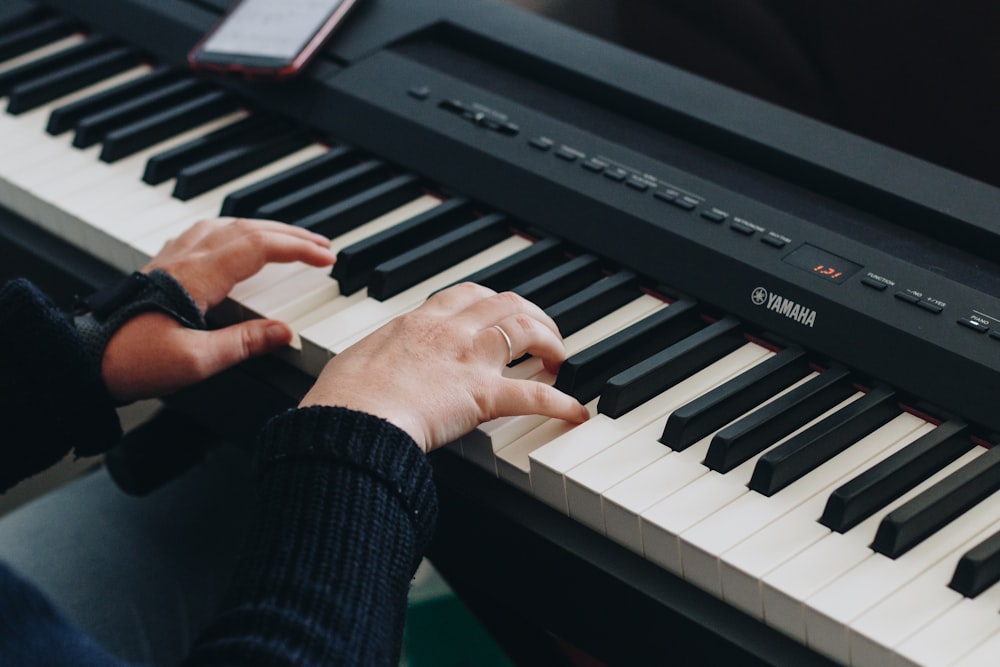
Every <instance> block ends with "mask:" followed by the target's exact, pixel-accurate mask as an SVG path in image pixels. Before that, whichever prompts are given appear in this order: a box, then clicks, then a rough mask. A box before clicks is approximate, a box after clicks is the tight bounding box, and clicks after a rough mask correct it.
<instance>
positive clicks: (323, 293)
mask: <svg viewBox="0 0 1000 667" xmlns="http://www.w3.org/2000/svg"><path fill="white" fill-rule="evenodd" d="M440 204H441V200H440V199H439V198H437V197H434V196H431V195H422V196H420V197H418V198H416V199H414V200H413V201H411V202H407V203H406V204H403V205H402V206H399V207H397V208H396V209H394V210H392V211H389V212H388V213H386V214H384V215H381V216H379V217H377V218H374V219H372V220H369V221H368V222H366V223H364V224H363V225H360V226H358V227H357V228H355V229H352V230H350V231H348V232H346V233H344V234H341V235H340V236H337V237H335V238H333V239H331V240H330V251H331V252H333V253H334V254H337V253H339V252H340V251H341V250H342V249H344V248H346V247H347V246H349V245H351V244H352V243H357V242H358V241H360V240H362V239H365V238H368V237H369V236H372V235H373V234H377V233H379V232H382V231H384V230H386V229H389V228H390V227H393V226H395V225H397V224H399V223H401V222H403V221H405V220H409V219H410V218H412V217H413V216H415V215H419V214H420V213H423V212H424V211H427V210H429V209H431V208H433V207H435V206H438V205H440ZM296 268H297V269H298V270H297V271H293V272H292V273H290V274H289V275H287V276H282V277H281V278H280V279H279V280H278V281H273V282H271V283H269V284H268V285H267V287H266V288H265V289H262V290H254V289H253V288H249V289H248V283H251V281H253V278H251V279H249V280H246V281H244V282H243V283H240V284H239V285H237V286H236V289H234V290H233V293H232V295H231V297H232V298H233V299H235V300H236V301H238V302H240V303H241V304H242V305H243V307H244V309H245V310H247V311H248V312H250V313H254V314H256V315H259V316H261V317H271V318H275V319H281V320H292V319H295V318H296V317H298V316H299V315H302V314H305V313H307V312H309V311H310V310H312V309H313V308H315V307H316V306H319V305H320V304H322V303H325V302H327V301H330V300H331V299H334V298H336V297H338V296H340V288H339V286H338V285H337V281H336V280H334V279H333V277H332V276H331V275H330V267H322V268H315V267H305V266H302V265H296Z"/></svg>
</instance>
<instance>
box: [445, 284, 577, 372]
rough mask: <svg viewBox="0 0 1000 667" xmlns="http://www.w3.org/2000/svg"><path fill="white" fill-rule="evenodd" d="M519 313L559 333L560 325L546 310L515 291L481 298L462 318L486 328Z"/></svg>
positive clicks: (470, 306)
mask: <svg viewBox="0 0 1000 667" xmlns="http://www.w3.org/2000/svg"><path fill="white" fill-rule="evenodd" d="M518 315H526V316H528V317H530V318H531V319H534V320H536V321H538V322H540V323H541V324H543V325H545V326H546V327H547V328H548V329H549V330H550V331H551V332H552V333H553V334H555V335H556V336H558V335H559V327H558V326H556V323H555V322H554V321H553V320H552V318H551V317H549V316H548V315H547V314H546V313H545V311H544V310H542V309H541V308H539V307H538V305H536V304H534V303H532V302H531V301H528V300H527V299H525V298H524V297H522V296H521V295H519V294H515V293H514V292H500V293H499V294H494V295H493V296H491V297H489V298H486V299H480V300H479V301H477V302H475V303H472V304H470V305H469V306H468V307H467V308H465V310H464V311H463V312H462V314H461V318H462V319H463V320H465V321H467V322H469V323H470V324H471V325H472V326H474V327H475V328H477V329H484V328H486V327H489V326H492V325H494V324H497V323H499V322H502V321H503V320H506V319H507V318H509V317H514V316H518ZM507 333H510V331H508V332H507ZM515 358H516V357H515Z"/></svg>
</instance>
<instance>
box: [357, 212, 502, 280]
mask: <svg viewBox="0 0 1000 667" xmlns="http://www.w3.org/2000/svg"><path fill="white" fill-rule="evenodd" d="M510 235H511V232H510V229H509V221H508V220H507V218H506V216H504V215H502V214H500V213H491V214H489V215H486V216H483V217H482V218H479V219H478V220H475V221H474V222H470V223H468V224H466V225H463V226H461V227H459V228H458V229H455V230H453V231H450V232H448V233H446V234H443V235H441V236H439V237H438V238H436V239H432V240H431V241H428V242H427V243H423V244H421V245H419V246H417V247H416V248H414V249H413V250H410V251H407V252H405V253H403V254H402V255H399V256H398V257H394V258H393V259H391V260H389V261H387V262H383V263H382V264H379V265H378V266H377V267H376V268H375V271H374V272H373V273H372V277H371V281H370V282H369V284H368V296H370V297H372V298H375V299H379V300H384V299H388V298H389V297H392V296H395V295H396V294H399V293H400V292H402V291H403V290H405V289H408V288H410V287H413V286H414V285H416V284H417V283H419V282H420V281H422V280H426V279H427V278H430V277H431V276H433V275H434V274H436V273H440V272H441V271H443V270H444V269H446V268H448V267H449V266H453V265H454V264H456V263H458V262H460V261H461V260H463V259H466V258H468V257H471V256H472V255H475V254H476V253H477V252H481V251H483V250H485V249H486V248H489V247H490V246H492V245H496V244H497V243H500V242H501V241H503V240H504V239H506V238H508V237H510Z"/></svg>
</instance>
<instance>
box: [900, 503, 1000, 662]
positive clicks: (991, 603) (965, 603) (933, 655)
mask: <svg viewBox="0 0 1000 667" xmlns="http://www.w3.org/2000/svg"><path fill="white" fill-rule="evenodd" d="M997 501H1000V494H994V495H993V496H991V497H989V498H987V499H986V500H984V501H983V502H984V503H990V502H992V503H994V507H995V506H996V505H995V503H996V502H997ZM997 528H1000V521H998V522H996V523H994V524H993V525H992V526H991V527H990V528H989V529H988V530H987V531H986V532H987V533H988V534H992V533H994V532H996V530H997ZM969 546H971V545H969ZM961 553H962V551H961V550H959V557H960V556H961ZM957 562H958V559H957V558H956V559H954V561H949V564H950V565H952V568H954V565H955V563H957ZM946 590H949V591H950V590H951V589H946ZM959 597H961V596H959ZM998 609H1000V584H994V585H993V586H991V587H990V588H988V589H986V590H985V591H983V592H982V593H980V594H979V595H977V596H976V597H974V598H962V599H961V600H959V602H958V603H957V604H955V605H954V606H953V607H951V608H950V609H948V610H947V611H945V612H944V613H943V614H941V615H940V616H939V617H937V618H936V619H934V620H933V621H931V622H930V623H928V624H927V625H924V626H923V627H921V628H920V629H919V631H917V632H915V633H914V634H912V635H911V636H910V638H909V639H907V640H906V641H905V642H903V643H902V644H901V645H900V646H899V647H898V648H897V649H896V656H897V658H898V659H897V660H896V664H900V665H906V666H907V667H910V666H911V665H927V666H928V667H944V666H945V665H950V664H952V663H953V662H954V661H955V657H956V656H962V655H965V654H966V653H970V652H971V651H972V650H974V649H975V648H976V647H977V646H979V645H980V644H982V643H983V642H985V641H987V640H988V639H989V638H990V637H992V636H993V635H995V634H997V633H998V632H1000V614H998V613H997V610H998ZM994 659H995V663H994V664H996V663H1000V655H996V656H994Z"/></svg>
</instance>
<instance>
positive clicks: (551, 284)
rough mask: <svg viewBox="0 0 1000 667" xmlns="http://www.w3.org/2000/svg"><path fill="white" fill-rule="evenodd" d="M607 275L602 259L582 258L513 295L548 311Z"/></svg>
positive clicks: (526, 283) (531, 280) (519, 287)
mask: <svg viewBox="0 0 1000 667" xmlns="http://www.w3.org/2000/svg"><path fill="white" fill-rule="evenodd" d="M603 275H604V274H603V272H602V270H601V260H600V259H599V258H597V257H595V256H594V255H580V256H579V257H574V258H573V259H571V260H569V261H568V262H564V263H563V264H560V265H559V266H556V267H554V268H552V269H549V270H548V271H546V272H545V273H542V274H539V275H537V276H535V277H534V278H529V279H528V280H525V281H524V282H522V283H521V284H520V285H515V286H513V287H511V288H510V291H512V292H516V293H517V294H520V295H521V296H523V297H524V298H525V299H527V300H528V301H531V302H533V303H534V304H536V305H537V306H538V307H539V308H543V309H544V308H548V307H549V306H551V305H552V304H554V303H556V302H557V301H560V300H562V299H565V298H566V297H568V296H571V295H572V294H575V293H576V292H579V291H580V290H582V289H584V288H585V287H587V286H588V285H590V284H592V283H594V282H596V281H597V280H599V279H600V278H601V277H602V276H603Z"/></svg>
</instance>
